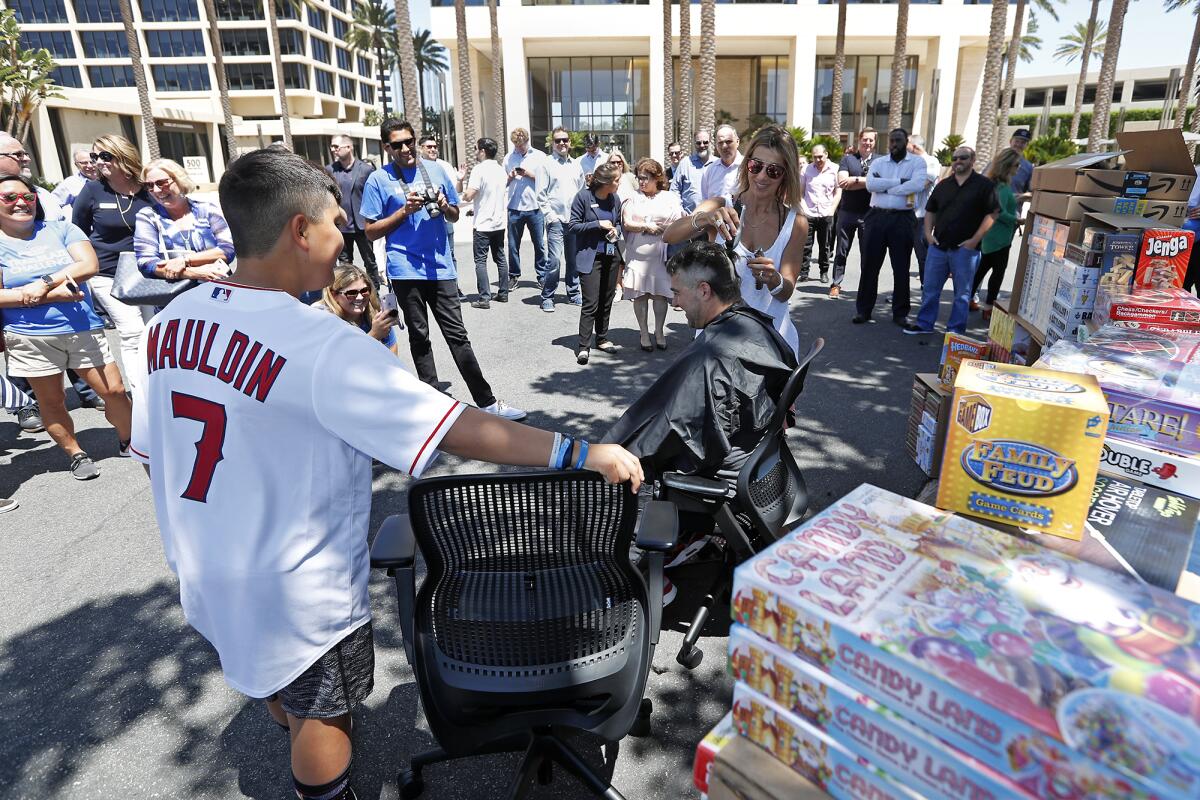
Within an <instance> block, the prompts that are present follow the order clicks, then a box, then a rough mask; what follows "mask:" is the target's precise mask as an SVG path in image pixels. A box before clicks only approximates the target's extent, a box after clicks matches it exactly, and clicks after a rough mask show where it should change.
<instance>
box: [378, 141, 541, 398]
mask: <svg viewBox="0 0 1200 800" xmlns="http://www.w3.org/2000/svg"><path fill="white" fill-rule="evenodd" d="M380 138H381V139H382V140H383V145H384V147H385V148H386V149H387V150H388V151H389V152H390V153H391V157H392V163H390V164H386V165H384V166H383V167H382V168H380V169H377V170H375V172H374V173H373V174H372V175H371V177H370V178H368V179H367V185H366V187H365V188H364V189H363V201H362V209H361V212H362V215H363V216H364V217H365V218H366V220H367V238H369V239H371V240H372V241H374V240H376V239H380V238H386V241H387V248H386V251H387V277H388V281H389V282H390V283H391V286H392V291H393V292H394V293H395V295H396V299H397V301H398V302H399V305H400V310H401V311H402V312H403V313H404V322H405V324H406V325H407V326H408V346H409V350H410V351H411V352H412V358H413V365H414V366H415V367H416V370H417V377H418V378H420V379H421V380H422V381H424V382H425V383H427V384H429V385H430V386H435V387H436V386H438V384H439V382H438V377H437V367H436V366H435V365H434V361H433V345H432V344H431V343H430V341H429V316H430V315H432V316H433V318H434V319H435V320H436V321H437V324H438V327H439V328H440V329H441V331H442V337H443V338H444V339H445V340H446V344H447V345H448V346H449V348H450V354H451V356H453V358H454V363H455V364H456V365H457V366H458V371H459V373H461V374H462V376H463V379H464V380H465V381H466V382H467V388H468V389H469V390H470V392H471V397H472V398H473V399H474V401H475V405H477V406H479V407H480V408H482V409H483V410H484V411H488V412H490V413H492V414H496V415H498V416H502V417H505V418H507V419H521V418H523V417H524V416H525V412H524V411H521V410H520V409H517V408H513V407H511V406H509V405H508V404H506V403H504V402H503V401H500V400H498V399H496V396H495V395H494V394H492V388H491V386H489V385H488V382H487V381H486V380H485V379H484V377H483V372H482V370H481V369H480V368H479V361H478V360H477V359H476V358H475V352H474V350H472V348H471V342H470V340H469V339H468V338H467V329H466V327H465V326H464V325H463V320H462V310H461V309H460V307H459V303H458V280H457V274H456V272H455V269H454V260H453V259H452V258H451V254H450V238H449V236H447V234H446V224H445V223H446V221H447V220H448V221H450V222H455V221H457V220H458V193H457V192H456V191H455V189H454V182H453V179H452V178H451V177H450V176H449V175H447V174H445V171H444V170H443V169H442V168H441V167H439V166H438V165H437V163H431V162H429V161H426V160H423V159H420V158H418V156H417V136H416V134H415V133H414V132H413V128H412V125H410V124H409V123H407V122H404V121H402V120H398V119H388V120H386V121H384V123H383V124H382V125H381V126H380Z"/></svg>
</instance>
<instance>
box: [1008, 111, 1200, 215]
mask: <svg viewBox="0 0 1200 800" xmlns="http://www.w3.org/2000/svg"><path fill="white" fill-rule="evenodd" d="M1117 144H1118V146H1119V147H1120V148H1121V150H1120V151H1115V152H1109V153H1080V154H1078V155H1074V156H1070V157H1068V158H1064V159H1062V160H1060V161H1054V162H1052V163H1050V164H1045V165H1043V166H1041V167H1038V168H1036V169H1035V170H1034V171H1033V180H1032V182H1031V186H1032V188H1033V189H1035V190H1049V191H1053V192H1064V193H1066V194H1083V195H1093V196H1096V197H1111V196H1126V197H1138V198H1145V199H1153V200H1175V201H1181V202H1186V201H1187V199H1188V195H1189V194H1191V191H1192V187H1193V186H1194V185H1195V183H1196V171H1195V169H1194V168H1193V166H1192V159H1191V157H1190V156H1189V154H1188V149H1187V146H1186V145H1185V144H1184V141H1183V135H1182V133H1181V132H1180V131H1179V129H1178V128H1173V129H1170V130H1160V131H1138V132H1128V133H1119V134H1117ZM1121 155H1124V156H1125V164H1124V168H1123V169H1116V168H1114V167H1115V163H1116V160H1117V157H1118V156H1121Z"/></svg>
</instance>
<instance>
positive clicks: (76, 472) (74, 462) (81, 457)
mask: <svg viewBox="0 0 1200 800" xmlns="http://www.w3.org/2000/svg"><path fill="white" fill-rule="evenodd" d="M99 476H100V468H99V467H97V466H96V462H95V461H92V459H90V458H89V457H88V454H87V453H85V452H83V451H82V450H80V451H79V452H78V453H76V454H75V455H73V456H71V477H72V478H74V479H75V480H77V481H90V480H91V479H92V478H97V477H99Z"/></svg>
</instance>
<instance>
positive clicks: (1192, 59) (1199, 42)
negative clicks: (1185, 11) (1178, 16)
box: [1165, 0, 1200, 128]
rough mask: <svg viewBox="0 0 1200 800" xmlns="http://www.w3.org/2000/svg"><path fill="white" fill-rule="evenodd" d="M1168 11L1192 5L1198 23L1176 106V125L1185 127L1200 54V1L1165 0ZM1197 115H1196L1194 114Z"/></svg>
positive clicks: (1193, 29) (1185, 64) (1184, 68)
mask: <svg viewBox="0 0 1200 800" xmlns="http://www.w3.org/2000/svg"><path fill="white" fill-rule="evenodd" d="M1165 5H1166V7H1167V11H1176V10H1178V9H1181V8H1186V7H1188V6H1192V14H1194V15H1195V17H1196V25H1195V27H1193V28H1192V44H1191V47H1189V48H1188V57H1187V61H1185V62H1183V80H1182V81H1180V83H1179V105H1178V106H1176V107H1175V127H1176V128H1182V127H1183V117H1184V114H1186V113H1187V104H1188V100H1190V99H1191V97H1192V92H1193V88H1192V81H1193V78H1194V76H1193V71H1194V69H1195V67H1196V58H1197V56H1200V2H1197V0H1165ZM1193 116H1195V115H1193Z"/></svg>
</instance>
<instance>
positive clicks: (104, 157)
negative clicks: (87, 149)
mask: <svg viewBox="0 0 1200 800" xmlns="http://www.w3.org/2000/svg"><path fill="white" fill-rule="evenodd" d="M88 157H89V158H91V159H92V161H103V162H104V163H106V164H108V163H111V162H113V161H116V160H117V157H116V156H114V155H113V154H112V153H110V152H108V151H107V150H101V151H100V152H99V153H88Z"/></svg>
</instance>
